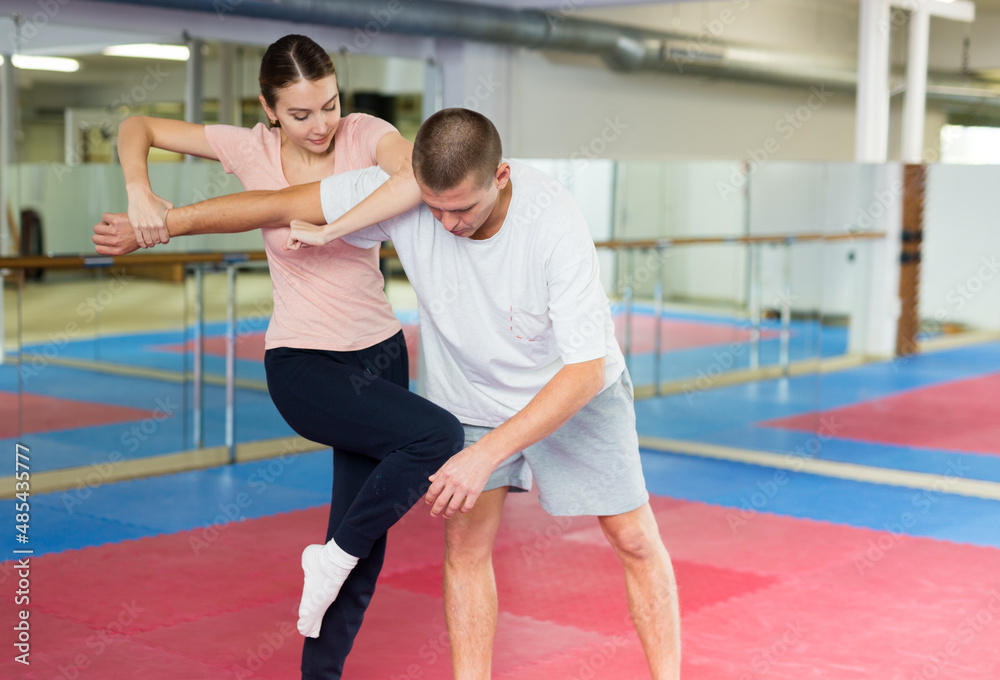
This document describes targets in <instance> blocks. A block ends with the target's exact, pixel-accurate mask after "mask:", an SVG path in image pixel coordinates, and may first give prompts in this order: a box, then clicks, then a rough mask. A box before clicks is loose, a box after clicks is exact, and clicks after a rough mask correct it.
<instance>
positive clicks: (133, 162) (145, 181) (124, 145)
mask: <svg viewBox="0 0 1000 680" xmlns="http://www.w3.org/2000/svg"><path fill="white" fill-rule="evenodd" d="M152 145H153V133H152V130H151V128H150V127H149V125H148V123H147V119H145V118H143V117H141V116H134V117H131V118H126V119H125V120H123V121H122V122H121V125H119V126H118V160H119V161H120V162H121V166H122V175H123V176H124V177H125V189H126V191H128V192H129V193H132V192H134V191H148V190H151V189H150V185H149V170H148V168H147V160H148V158H149V149H150V148H151V147H152Z"/></svg>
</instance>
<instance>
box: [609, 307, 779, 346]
mask: <svg viewBox="0 0 1000 680" xmlns="http://www.w3.org/2000/svg"><path fill="white" fill-rule="evenodd" d="M624 319H625V317H624V315H621V314H619V315H617V316H616V317H615V336H616V337H617V338H618V344H620V345H622V346H623V347H624V345H625V323H624ZM778 335H779V333H778V332H777V331H773V330H763V331H761V333H760V337H761V338H762V339H764V340H770V339H772V338H776V337H778ZM750 336H751V333H750V329H748V328H738V327H736V326H732V325H728V324H721V323H704V322H700V321H680V320H677V319H661V320H660V337H661V339H660V344H661V346H662V347H663V350H664V351H665V352H672V351H677V350H682V349H692V348H695V347H709V346H711V345H728V344H730V343H738V344H739V343H744V342H749V341H750ZM655 350H656V318H655V317H652V316H648V315H645V314H635V315H633V316H632V352H634V353H637V354H643V353H646V352H653V351H655Z"/></svg>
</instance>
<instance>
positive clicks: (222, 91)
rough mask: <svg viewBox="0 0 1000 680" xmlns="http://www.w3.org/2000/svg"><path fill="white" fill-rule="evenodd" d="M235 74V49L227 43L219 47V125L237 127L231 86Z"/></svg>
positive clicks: (233, 88) (233, 90)
mask: <svg viewBox="0 0 1000 680" xmlns="http://www.w3.org/2000/svg"><path fill="white" fill-rule="evenodd" d="M235 72H236V48H234V47H233V46H232V45H229V44H227V43H222V44H221V45H219V123H221V124H223V125H237V124H238V123H237V122H236V109H235V106H234V92H235V87H234V85H233V83H234V81H235V78H234V75H235Z"/></svg>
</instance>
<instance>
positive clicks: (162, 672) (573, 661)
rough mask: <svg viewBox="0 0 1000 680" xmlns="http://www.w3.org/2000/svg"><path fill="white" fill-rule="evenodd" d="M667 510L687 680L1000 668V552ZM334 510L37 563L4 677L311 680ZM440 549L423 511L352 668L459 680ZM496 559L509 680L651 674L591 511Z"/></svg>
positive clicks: (523, 508)
mask: <svg viewBox="0 0 1000 680" xmlns="http://www.w3.org/2000/svg"><path fill="white" fill-rule="evenodd" d="M653 505H654V511H655V513H656V517H657V521H658V522H659V526H660V530H661V533H662V534H663V536H664V539H665V542H666V544H667V546H668V549H669V550H670V552H671V554H672V555H673V557H674V564H675V570H676V573H677V578H678V587H679V591H680V602H681V610H682V636H683V643H684V667H685V670H684V674H685V677H686V678H691V679H693V680H749V679H754V678H768V679H769V680H770V679H771V678H775V679H780V680H785V679H787V680H793V679H794V680H799V679H801V678H806V677H808V678H811V679H818V680H844V679H850V678H900V679H901V680H910V679H911V678H923V677H935V678H942V679H949V680H959V679H961V680H979V679H982V680H987V679H990V680H995V678H997V677H1000V655H998V654H997V652H996V650H997V649H1000V579H998V577H997V574H1000V550H995V549H990V548H978V547H972V546H966V545H958V544H954V543H947V542H943V541H934V540H929V539H920V538H912V537H897V536H893V535H891V534H888V533H884V532H876V531H869V530H864V529H855V528H852V527H844V526H837V525H832V524H828V523H823V522H813V521H809V520H800V519H792V518H787V517H775V516H771V515H768V514H764V513H760V514H758V515H756V516H753V517H750V518H747V519H746V521H745V523H742V524H734V523H733V522H732V517H731V516H730V515H731V514H732V512H733V511H732V510H730V509H727V508H721V507H717V506H710V505H704V504H699V503H686V502H678V501H671V500H665V499H654V501H653ZM324 514H325V509H324V508H317V509H315V510H308V511H302V512H295V513H288V514H285V515H279V516H275V517H268V518H264V519H260V520H251V521H246V522H238V523H234V524H231V525H228V526H227V527H225V529H224V531H222V532H220V533H219V535H218V536H217V537H215V538H214V539H213V540H212V541H210V542H209V543H208V545H205V546H200V549H199V550H198V552H197V554H195V551H194V549H193V547H192V538H193V537H203V534H202V532H201V531H196V532H186V533H181V534H175V535H170V536H161V537H155V538H148V539H141V540H137V541H128V542H124V543H121V544H118V545H109V546H103V547H99V548H88V549H85V550H80V551H70V552H66V553H62V554H58V555H50V556H45V557H40V558H36V559H34V560H33V561H32V579H33V580H32V608H31V617H32V619H31V620H32V625H33V631H34V632H33V636H34V637H33V639H32V640H33V641H32V665H31V667H23V666H21V665H19V664H16V663H15V662H14V661H13V655H11V654H8V655H6V656H5V657H4V658H0V677H4V678H7V677H17V678H26V679H29V678H31V679H33V678H38V679H39V680H41V679H45V680H49V679H51V678H70V676H73V677H72V680H76V679H77V678H79V679H80V680H85V679H86V678H101V679H102V680H124V679H126V678H127V679H132V678H152V679H153V680H158V679H159V678H164V679H166V678H170V679H171V680H176V679H188V678H191V679H200V678H215V679H228V680H232V679H235V678H240V677H243V678H247V677H252V678H254V679H255V680H277V679H278V678H282V679H287V678H294V677H298V665H299V654H300V652H301V640H300V639H299V638H298V636H297V634H296V633H295V632H294V629H293V625H294V610H295V608H296V604H297V598H298V595H299V592H300V590H299V589H300V587H301V585H300V578H301V575H300V573H299V568H298V564H297V563H298V554H299V552H300V550H301V547H302V546H303V545H305V544H306V543H309V542H312V541H315V540H316V537H317V535H318V534H321V533H322V531H323V528H324V526H325V517H324ZM543 539H544V540H543ZM442 546H443V541H442V533H441V522H440V520H435V519H432V518H430V517H429V516H428V515H427V511H426V508H425V507H424V506H423V505H418V507H417V508H416V509H415V510H414V511H413V512H411V514H409V515H407V516H406V518H404V521H403V522H402V523H401V524H400V525H399V526H397V527H396V528H395V529H394V530H393V532H392V535H391V536H390V549H389V555H388V556H387V562H386V569H385V572H384V574H383V578H382V581H381V584H380V587H379V589H378V591H377V593H376V595H375V598H374V600H373V602H372V607H371V609H370V610H369V612H368V615H367V617H366V620H365V625H364V627H363V628H362V631H361V634H360V635H359V636H358V639H357V642H356V644H355V649H354V652H353V653H352V655H351V658H350V659H349V660H348V665H347V672H346V673H345V677H347V678H359V679H367V678H386V679H390V680H392V679H399V678H421V679H422V680H437V679H442V680H443V679H446V678H450V677H451V670H450V662H449V659H448V638H447V635H446V633H445V628H444V617H443V609H442V604H441V593H440V587H441V586H440V584H441V558H442ZM495 564H496V571H497V580H498V589H499V592H500V623H499V628H498V632H497V645H496V653H495V655H494V669H493V671H494V672H493V676H494V677H496V678H501V679H502V680H514V679H515V678H517V679H518V680H543V679H544V680H548V679H550V678H558V679H560V680H562V679H563V678H584V677H586V678H593V679H595V680H597V679H607V680H621V679H628V680H631V679H633V678H643V677H649V676H648V671H647V670H646V664H645V659H644V656H643V654H642V648H641V645H640V644H639V641H638V639H637V637H636V635H635V633H634V631H632V630H631V627H630V625H629V622H628V618H627V609H626V606H625V592H624V583H623V579H622V575H621V570H620V567H619V565H618V563H617V560H616V558H615V556H614V554H613V553H612V552H611V551H610V549H609V548H608V547H607V545H606V543H605V542H604V539H603V536H602V535H601V533H600V529H599V527H598V526H597V524H596V521H595V520H594V519H593V518H576V519H574V520H572V521H571V522H567V521H564V520H556V519H555V518H552V517H549V516H548V515H545V514H544V513H543V512H542V511H541V510H540V509H539V508H538V506H537V500H536V499H535V498H534V497H533V496H532V495H517V496H512V497H510V498H509V499H508V508H507V514H506V517H505V522H504V526H503V528H502V530H501V536H500V540H499V541H498V547H497V551H496V557H495ZM15 616H16V611H15V607H14V605H13V603H12V602H11V598H4V599H3V600H2V601H0V617H2V621H7V622H10V621H13V620H14V617H15ZM5 635H7V636H10V635H11V632H10V628H8V633H6V634H5ZM8 649H9V647H8ZM84 666H86V668H84ZM74 669H75V670H76V671H78V674H77V675H73V673H74Z"/></svg>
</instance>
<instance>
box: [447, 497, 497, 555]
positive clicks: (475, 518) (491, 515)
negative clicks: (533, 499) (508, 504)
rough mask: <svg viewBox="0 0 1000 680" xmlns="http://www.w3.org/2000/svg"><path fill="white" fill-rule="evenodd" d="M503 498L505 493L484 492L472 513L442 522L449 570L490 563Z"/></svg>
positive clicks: (461, 514)
mask: <svg viewBox="0 0 1000 680" xmlns="http://www.w3.org/2000/svg"><path fill="white" fill-rule="evenodd" d="M505 496H506V489H494V490H492V491H487V492H485V493H483V494H482V495H480V497H479V500H478V501H477V502H476V505H475V507H474V508H473V509H472V512H470V513H458V514H456V515H455V516H454V517H452V518H450V519H448V520H446V521H445V559H446V560H447V561H449V562H450V563H451V564H452V566H457V565H464V564H483V563H486V562H489V561H490V560H492V557H493V543H494V541H495V539H496V534H497V528H498V527H499V525H500V514H501V512H502V510H503V501H504V498H505Z"/></svg>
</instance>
